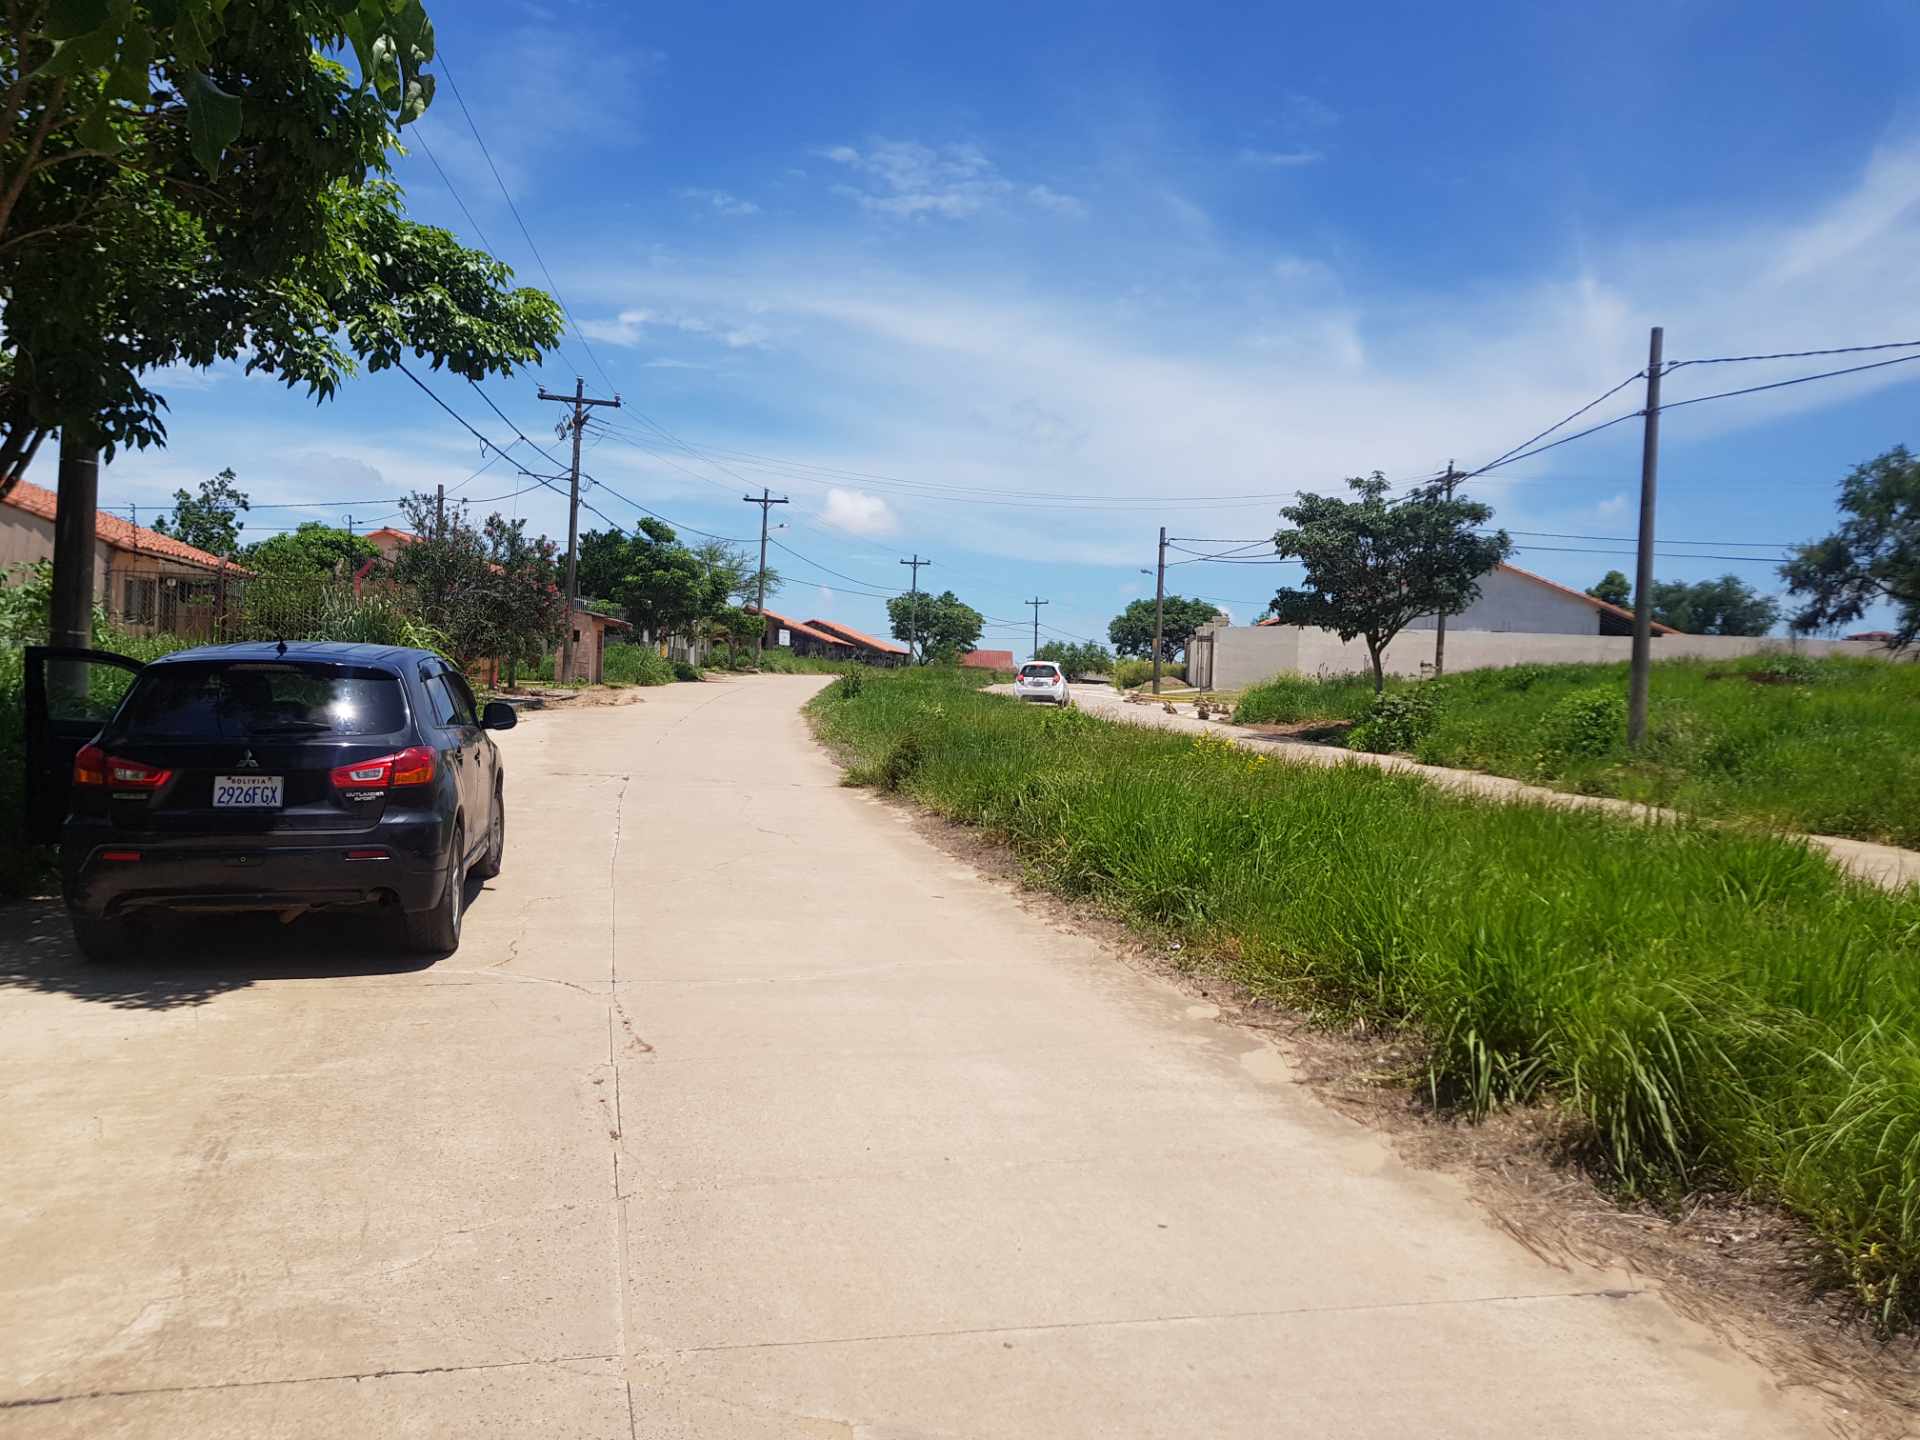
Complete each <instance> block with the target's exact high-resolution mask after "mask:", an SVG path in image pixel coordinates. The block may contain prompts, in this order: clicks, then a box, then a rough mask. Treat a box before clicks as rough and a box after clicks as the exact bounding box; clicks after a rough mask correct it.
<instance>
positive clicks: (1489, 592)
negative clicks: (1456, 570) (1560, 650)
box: [1407, 570, 1600, 644]
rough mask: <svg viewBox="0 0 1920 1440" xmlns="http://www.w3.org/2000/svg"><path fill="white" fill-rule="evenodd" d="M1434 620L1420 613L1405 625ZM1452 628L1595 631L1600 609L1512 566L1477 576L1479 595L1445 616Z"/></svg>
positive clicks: (1419, 626) (1424, 625) (1417, 626)
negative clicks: (1546, 584) (1520, 573)
mask: <svg viewBox="0 0 1920 1440" xmlns="http://www.w3.org/2000/svg"><path fill="white" fill-rule="evenodd" d="M1437 623H1438V622H1437V621H1436V619H1435V617H1433V616H1432V615H1422V616H1421V617H1420V618H1419V619H1418V620H1415V621H1414V622H1413V623H1412V624H1411V625H1409V626H1408V627H1407V628H1408V629H1409V630H1428V631H1431V630H1432V629H1433V628H1434V626H1435V625H1436V624H1437ZM1455 630H1495V631H1515V632H1523V633H1529V634H1539V635H1598V634H1599V633H1600V612H1599V611H1597V610H1595V609H1594V608H1593V606H1591V605H1589V604H1588V603H1587V602H1586V601H1584V600H1576V599H1575V598H1574V597H1573V596H1571V595H1562V594H1561V593H1560V592H1559V591H1557V590H1553V589H1550V588H1549V587H1547V586H1545V585H1541V584H1538V583H1537V582H1535V581H1532V580H1528V579H1526V578H1525V577H1524V576H1521V575H1516V574H1514V573H1513V572H1512V571H1511V570H1491V571H1489V572H1488V573H1486V574H1485V575H1482V576H1481V577H1480V598H1479V599H1478V600H1475V601H1474V602H1473V604H1471V605H1469V606H1468V607H1467V608H1466V609H1464V610H1460V611H1456V612H1455V613H1454V614H1452V615H1449V616H1448V617H1447V634H1448V635H1449V636H1451V635H1452V634H1453V632H1454V631H1455ZM1449 644H1451V642H1449Z"/></svg>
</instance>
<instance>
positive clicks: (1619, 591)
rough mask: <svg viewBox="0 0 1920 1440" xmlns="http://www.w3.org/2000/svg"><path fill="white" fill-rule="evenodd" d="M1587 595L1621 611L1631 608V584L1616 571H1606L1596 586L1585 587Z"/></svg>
mask: <svg viewBox="0 0 1920 1440" xmlns="http://www.w3.org/2000/svg"><path fill="white" fill-rule="evenodd" d="M1587 594H1589V595H1591V596H1592V597H1593V598H1594V599H1596V600H1604V601H1606V602H1607V604H1609V605H1617V606H1619V608H1620V609H1622V610H1631V609H1632V608H1633V582H1632V581H1631V580H1629V579H1627V577H1626V576H1625V575H1623V574H1621V573H1620V572H1619V571H1618V570H1609V571H1607V573H1606V574H1604V575H1602V576H1601V577H1600V583H1599V584H1598V585H1589V586H1588V587H1587Z"/></svg>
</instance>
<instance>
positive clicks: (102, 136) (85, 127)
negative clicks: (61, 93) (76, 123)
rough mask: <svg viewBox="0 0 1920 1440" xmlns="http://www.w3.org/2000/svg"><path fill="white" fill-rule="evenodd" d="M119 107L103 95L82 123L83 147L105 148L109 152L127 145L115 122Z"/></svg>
mask: <svg viewBox="0 0 1920 1440" xmlns="http://www.w3.org/2000/svg"><path fill="white" fill-rule="evenodd" d="M117 108H118V107H116V106H115V105H114V103H113V101H112V100H111V99H110V98H108V97H106V96H102V97H101V100H100V103H99V104H97V105H95V106H94V107H93V109H92V110H90V111H89V112H88V113H87V118H86V119H85V120H83V121H82V122H81V123H80V144H81V145H82V146H83V147H85V148H86V149H88V150H105V151H106V152H107V153H108V154H112V153H114V152H115V151H118V150H120V149H122V148H124V147H125V145H126V141H125V140H123V139H122V138H121V136H120V132H119V130H118V129H116V128H115V126H114V123H113V120H114V111H115V110H116V109H117Z"/></svg>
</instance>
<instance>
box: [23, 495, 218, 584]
mask: <svg viewBox="0 0 1920 1440" xmlns="http://www.w3.org/2000/svg"><path fill="white" fill-rule="evenodd" d="M6 503H7V504H9V505H13V506H17V507H18V508H19V509H22V510H24V511H26V512H27V513H28V514H29V515H37V516H39V517H40V518H41V519H42V520H51V519H53V517H54V514H55V512H56V511H57V510H58V509H59V505H60V497H59V496H58V495H57V494H55V493H54V492H53V491H51V490H48V489H46V488H45V487H44V486H40V485H29V484H28V483H27V482H26V481H25V480H20V481H16V482H15V484H14V487H13V489H12V490H11V491H9V492H8V493H7V497H6ZM93 533H94V538H95V539H97V540H99V541H100V543H101V544H103V545H111V546H112V547H113V548H114V549H116V550H130V551H132V552H134V553H135V554H138V555H153V556H157V557H158V558H160V559H162V560H177V561H178V562H179V563H181V564H182V565H194V566H198V567H199V568H200V569H203V570H221V569H225V570H227V571H230V572H232V573H233V574H237V575H245V574H248V573H249V572H248V571H246V570H245V569H243V568H242V567H240V566H238V565H236V564H234V563H233V562H232V561H231V560H223V559H221V558H220V557H219V556H218V555H214V554H210V553H209V552H207V551H205V550H202V549H200V548H198V547H197V546H193V545H189V544H187V543H186V542H185V541H184V540H176V539H174V538H173V537H172V536H171V535H162V534H161V533H160V532H159V531H158V530H149V529H147V527H146V526H144V525H136V524H134V523H133V522H132V521H131V520H122V519H121V518H120V517H119V516H118V515H109V514H108V513H107V512H106V511H104V510H98V511H95V512H94V517H93Z"/></svg>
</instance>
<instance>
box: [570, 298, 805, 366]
mask: <svg viewBox="0 0 1920 1440" xmlns="http://www.w3.org/2000/svg"><path fill="white" fill-rule="evenodd" d="M580 328H581V329H582V330H584V331H586V332H587V334H588V335H590V336H592V337H593V338H594V339H595V340H604V341H606V342H607V343H608V344H610V345H642V344H645V343H647V338H648V337H647V331H648V330H649V329H652V330H656V331H658V330H676V331H678V332H679V333H681V334H683V335H699V336H703V337H705V338H707V339H711V340H717V341H718V342H719V343H721V344H722V345H725V346H726V347H727V348H728V349H729V350H762V349H765V348H766V346H767V342H768V341H769V340H770V339H771V338H772V336H771V333H770V332H769V331H768V330H767V328H766V326H764V325H759V324H753V323H750V322H746V323H743V322H734V321H724V320H709V319H706V318H705V317H703V316H699V315H691V314H687V313H684V312H675V311H662V310H650V309H633V310H622V311H621V312H620V313H619V314H618V315H617V316H616V317H615V318H614V319H612V320H585V321H582V322H581V325H580ZM661 368H663V369H674V368H694V367H690V366H680V365H678V364H677V363H676V362H673V361H666V362H661Z"/></svg>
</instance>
